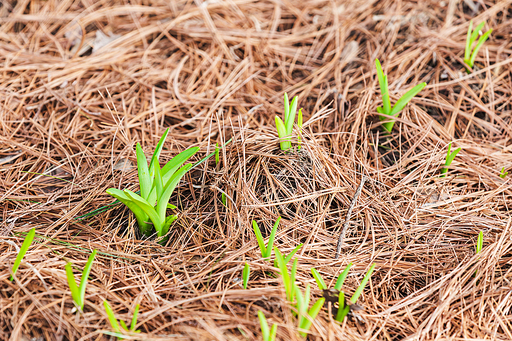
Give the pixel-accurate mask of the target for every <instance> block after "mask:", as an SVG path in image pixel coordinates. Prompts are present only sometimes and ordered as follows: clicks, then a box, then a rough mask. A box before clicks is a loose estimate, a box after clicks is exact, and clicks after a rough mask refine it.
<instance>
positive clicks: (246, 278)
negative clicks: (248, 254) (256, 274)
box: [242, 263, 251, 289]
mask: <svg viewBox="0 0 512 341" xmlns="http://www.w3.org/2000/svg"><path fill="white" fill-rule="evenodd" d="M250 274H251V268H250V267H249V264H247V263H245V265H244V270H243V271H242V282H243V287H244V289H247V283H248V282H249V276H250Z"/></svg>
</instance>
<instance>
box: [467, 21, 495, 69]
mask: <svg viewBox="0 0 512 341" xmlns="http://www.w3.org/2000/svg"><path fill="white" fill-rule="evenodd" d="M484 25H485V21H484V22H481V23H480V25H478V26H477V27H476V28H475V30H474V31H472V28H473V20H471V21H470V22H469V27H468V34H467V36H466V49H465V50H464V63H465V64H466V65H467V66H469V68H471V69H473V66H474V64H475V59H476V55H477V54H478V50H480V48H481V47H482V45H483V44H484V43H485V41H486V40H487V38H489V36H490V35H491V33H492V28H491V29H490V30H489V31H487V32H485V33H484V34H482V36H480V38H479V39H478V42H477V43H476V46H475V48H474V50H473V52H471V46H473V43H474V42H475V41H476V38H477V37H478V35H479V34H480V31H481V30H482V28H483V27H484ZM469 68H466V72H467V73H470V69H469Z"/></svg>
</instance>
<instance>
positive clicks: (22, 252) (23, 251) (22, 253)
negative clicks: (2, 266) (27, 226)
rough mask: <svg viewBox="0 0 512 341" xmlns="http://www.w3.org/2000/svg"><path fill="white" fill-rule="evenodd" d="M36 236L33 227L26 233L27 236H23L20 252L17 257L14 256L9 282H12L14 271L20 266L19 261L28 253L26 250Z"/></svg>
mask: <svg viewBox="0 0 512 341" xmlns="http://www.w3.org/2000/svg"><path fill="white" fill-rule="evenodd" d="M35 235H36V228H35V227H33V228H32V229H31V230H30V231H28V233H27V235H26V236H25V240H23V244H21V247H20V251H19V252H18V255H17V256H16V259H15V260H14V264H13V266H12V271H11V273H12V274H11V277H9V280H11V281H13V280H14V277H13V276H14V275H15V274H16V271H18V268H19V266H20V264H21V260H22V259H23V257H25V254H26V253H27V251H28V248H29V247H30V244H32V241H33V240H34V236H35Z"/></svg>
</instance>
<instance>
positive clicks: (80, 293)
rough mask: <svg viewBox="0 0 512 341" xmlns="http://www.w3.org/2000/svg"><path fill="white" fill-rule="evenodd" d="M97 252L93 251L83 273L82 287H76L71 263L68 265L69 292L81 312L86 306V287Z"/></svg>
mask: <svg viewBox="0 0 512 341" xmlns="http://www.w3.org/2000/svg"><path fill="white" fill-rule="evenodd" d="M96 252H97V250H93V251H92V253H91V255H90V256H89V259H88V260H87V263H86V264H85V267H84V271H83V272H82V279H81V280H80V287H78V286H77V285H76V282H75V276H74V275H73V269H72V267H71V263H67V264H66V276H67V278H68V284H69V290H70V291H71V297H72V298H73V301H74V302H75V304H76V306H77V307H78V308H79V310H80V311H83V309H84V304H85V287H86V286H87V279H88V278H89V273H90V272H91V268H92V262H93V261H94V256H96Z"/></svg>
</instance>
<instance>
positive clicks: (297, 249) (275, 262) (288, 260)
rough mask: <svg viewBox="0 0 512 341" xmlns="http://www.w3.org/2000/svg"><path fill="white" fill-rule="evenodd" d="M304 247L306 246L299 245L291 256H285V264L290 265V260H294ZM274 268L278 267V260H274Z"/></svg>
mask: <svg viewBox="0 0 512 341" xmlns="http://www.w3.org/2000/svg"><path fill="white" fill-rule="evenodd" d="M302 245H304V244H302V243H300V244H299V245H297V246H296V247H295V249H293V250H292V252H290V254H289V255H288V256H284V255H283V257H284V262H285V263H286V264H288V263H290V260H292V257H293V256H294V255H295V254H296V253H297V251H299V249H300V248H301V247H302ZM274 266H275V267H276V268H277V267H278V265H277V259H275V260H274Z"/></svg>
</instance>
